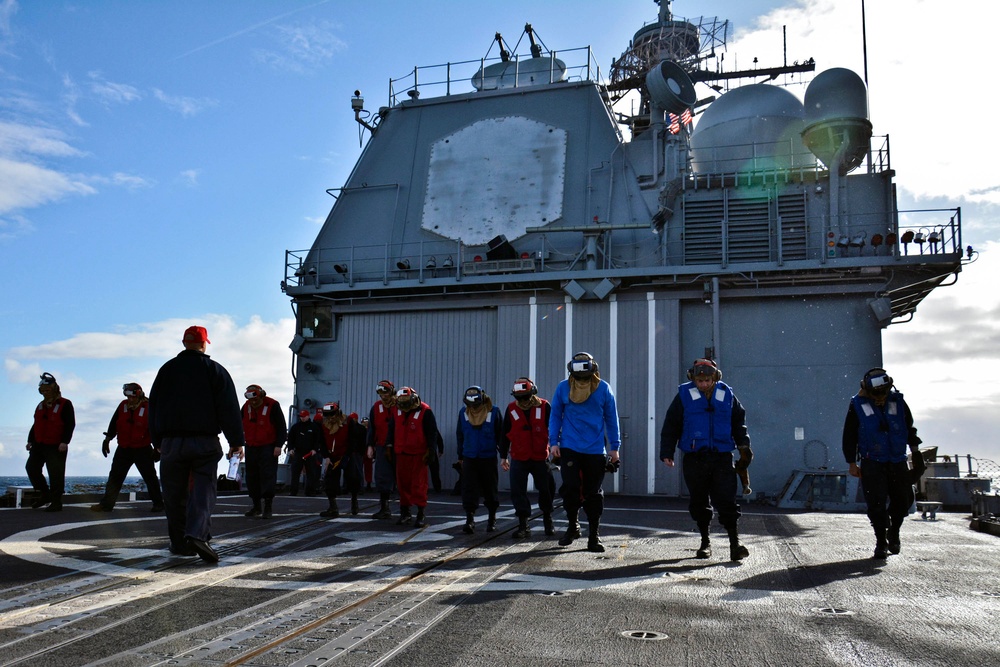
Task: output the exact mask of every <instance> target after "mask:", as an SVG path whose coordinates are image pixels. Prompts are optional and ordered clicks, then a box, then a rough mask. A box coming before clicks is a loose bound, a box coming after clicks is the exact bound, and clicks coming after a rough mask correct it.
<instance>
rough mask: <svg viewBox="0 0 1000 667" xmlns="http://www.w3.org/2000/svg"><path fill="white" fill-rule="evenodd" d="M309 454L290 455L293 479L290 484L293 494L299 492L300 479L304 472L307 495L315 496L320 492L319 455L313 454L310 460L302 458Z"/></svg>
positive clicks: (297, 453)
mask: <svg viewBox="0 0 1000 667" xmlns="http://www.w3.org/2000/svg"><path fill="white" fill-rule="evenodd" d="M308 453H309V452H292V453H291V455H289V457H288V460H289V469H290V471H291V478H290V482H289V486H290V488H289V491H291V492H292V494H293V495H294V494H296V493H298V492H299V477H301V476H302V471H303V470H304V471H305V473H306V495H309V496H311V495H313V494H314V493H316V492H317V491H318V490H319V465H318V464H317V463H316V461H318V460H320V459H319V455H318V454H313V455H312V456H310V457H309V458H305V459H304V458H302V455H303V454H308Z"/></svg>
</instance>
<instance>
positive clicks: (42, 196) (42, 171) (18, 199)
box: [0, 157, 96, 215]
mask: <svg viewBox="0 0 1000 667" xmlns="http://www.w3.org/2000/svg"><path fill="white" fill-rule="evenodd" d="M95 192H96V190H94V188H92V187H90V186H89V185H87V184H86V183H84V182H82V181H80V180H78V179H76V178H75V177H72V176H69V175H67V174H61V173H59V172H57V171H53V170H51V169H47V168H45V167H40V166H38V165H35V164H31V163H29V162H23V161H15V160H8V159H6V158H2V157H0V215H4V214H7V213H10V212H11V211H14V210H16V209H20V208H32V207H35V206H41V205H42V204H47V203H49V202H53V201H57V200H59V199H62V198H63V197H64V196H66V195H69V194H76V195H92V194H94V193H95Z"/></svg>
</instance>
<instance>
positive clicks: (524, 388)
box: [510, 377, 538, 398]
mask: <svg viewBox="0 0 1000 667" xmlns="http://www.w3.org/2000/svg"><path fill="white" fill-rule="evenodd" d="M537 393H538V387H536V386H535V383H534V382H532V381H531V378H527V377H519V378H517V379H516V380H514V390H513V391H511V392H510V395H511V396H513V397H514V398H527V397H529V396H534V395H535V394H537Z"/></svg>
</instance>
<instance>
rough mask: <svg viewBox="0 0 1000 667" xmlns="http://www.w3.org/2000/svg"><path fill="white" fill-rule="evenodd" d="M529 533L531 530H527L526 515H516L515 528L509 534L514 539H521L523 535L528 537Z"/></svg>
mask: <svg viewBox="0 0 1000 667" xmlns="http://www.w3.org/2000/svg"><path fill="white" fill-rule="evenodd" d="M530 535H531V531H530V530H528V517H526V516H519V517H517V530H515V531H514V532H513V534H511V537H512V538H514V539H515V540H521V539H524V538H525V537H529V536H530Z"/></svg>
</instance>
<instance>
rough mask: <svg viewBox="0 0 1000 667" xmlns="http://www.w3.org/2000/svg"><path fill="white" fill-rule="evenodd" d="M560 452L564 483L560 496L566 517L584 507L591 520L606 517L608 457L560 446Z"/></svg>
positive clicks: (574, 514)
mask: <svg viewBox="0 0 1000 667" xmlns="http://www.w3.org/2000/svg"><path fill="white" fill-rule="evenodd" d="M559 451H560V459H561V460H562V465H561V466H560V467H561V468H562V482H563V483H562V486H561V487H560V488H559V494H560V495H561V496H562V499H563V508H564V509H565V510H566V515H567V516H569V517H573V516H576V515H578V514H579V511H580V509H581V508H583V511H584V513H585V514H586V515H587V520H588V521H590V522H599V521H600V520H601V515H602V514H604V473H605V472H607V465H608V458H607V457H606V456H605V455H604V454H581V453H580V452H577V451H574V450H572V449H567V448H566V447H560V448H559Z"/></svg>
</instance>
